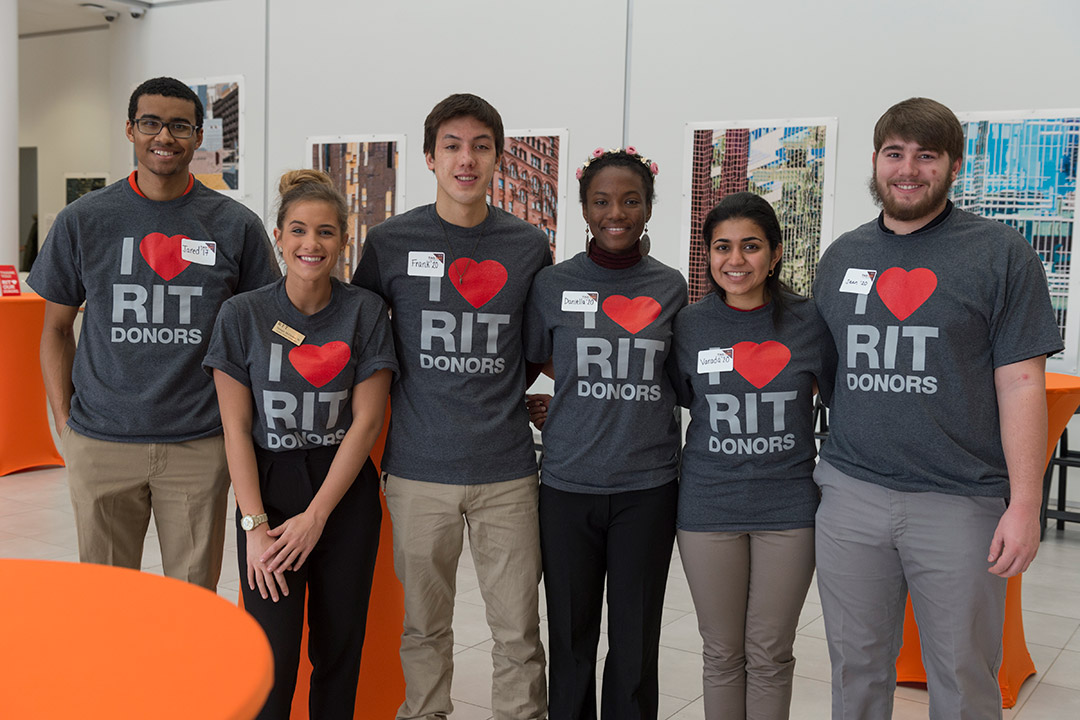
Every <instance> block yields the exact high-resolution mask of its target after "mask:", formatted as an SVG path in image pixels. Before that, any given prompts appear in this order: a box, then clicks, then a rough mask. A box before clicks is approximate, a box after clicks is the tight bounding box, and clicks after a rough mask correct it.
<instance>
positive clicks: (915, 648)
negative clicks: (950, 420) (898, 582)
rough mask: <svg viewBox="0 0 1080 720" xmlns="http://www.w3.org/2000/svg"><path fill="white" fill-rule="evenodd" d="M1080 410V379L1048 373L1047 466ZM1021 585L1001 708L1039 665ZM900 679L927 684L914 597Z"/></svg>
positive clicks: (1011, 603) (1013, 594)
mask: <svg viewBox="0 0 1080 720" xmlns="http://www.w3.org/2000/svg"><path fill="white" fill-rule="evenodd" d="M1077 407H1080V377H1074V376H1072V375H1062V374H1060V373H1046V412H1047V432H1046V436H1047V440H1046V463H1047V464H1048V465H1049V464H1050V458H1051V457H1052V456H1053V454H1054V448H1055V447H1057V443H1058V439H1059V438H1060V437H1061V433H1062V431H1064V430H1065V426H1066V425H1068V423H1069V420H1070V419H1072V416H1073V413H1075V412H1076V408H1077ZM1021 583H1022V581H1021V576H1020V575H1017V576H1016V577H1011V578H1009V582H1008V585H1007V586H1006V587H1007V589H1006V591H1005V626H1004V634H1003V636H1002V646H1003V647H1002V660H1001V670H1000V671H999V672H998V684H999V685H1000V686H1001V705H1002V707H1006V708H1011V707H1012V706H1014V705H1015V704H1016V698H1017V696H1018V695H1019V694H1020V686H1021V685H1023V684H1024V681H1025V680H1027V679H1028V677H1030V676H1031V675H1034V674H1035V663H1033V662H1032V661H1031V655H1030V654H1029V653H1028V649H1027V642H1026V641H1025V639H1024V617H1023V614H1022V612H1021V610H1022V603H1021ZM896 680H897V682H917V683H925V682H926V670H925V669H924V668H923V664H922V646H921V644H920V642H919V628H918V626H917V625H916V624H915V615H914V613H913V612H912V608H911V598H910V597H909V598H908V601H907V609H906V611H905V614H904V645H903V647H902V648H901V649H900V657H899V658H897V661H896Z"/></svg>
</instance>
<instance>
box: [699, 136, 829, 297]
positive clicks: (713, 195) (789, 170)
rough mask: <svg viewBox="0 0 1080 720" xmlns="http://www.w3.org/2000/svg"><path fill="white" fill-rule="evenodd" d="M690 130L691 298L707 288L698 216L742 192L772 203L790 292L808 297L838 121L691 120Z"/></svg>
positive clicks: (823, 231)
mask: <svg viewBox="0 0 1080 720" xmlns="http://www.w3.org/2000/svg"><path fill="white" fill-rule="evenodd" d="M688 136H689V137H688V141H689V142H690V143H691V154H692V162H691V171H690V172H691V180H690V196H689V203H688V205H689V207H688V208H687V209H686V212H687V213H688V215H689V221H688V223H686V225H684V227H688V231H689V252H688V256H687V262H688V271H689V272H688V278H689V286H690V302H697V301H698V300H700V299H701V298H702V297H703V296H704V295H705V294H706V293H708V292H709V290H710V285H709V280H708V275H707V270H706V266H705V255H704V245H703V243H702V238H701V226H702V222H703V221H704V219H705V216H706V215H707V214H708V213H709V211H710V210H711V209H712V208H713V207H714V206H715V205H716V204H717V203H718V202H720V200H722V199H723V198H724V197H725V196H727V195H730V194H732V193H737V192H744V191H749V192H753V193H756V194H758V195H761V196H762V197H764V198H765V199H766V200H768V201H769V202H770V203H772V206H773V209H775V210H776V215H777V217H778V218H779V220H780V229H781V232H782V233H783V245H784V269H783V273H782V276H781V277H782V279H783V280H784V282H786V283H787V284H788V286H789V287H791V288H792V289H793V290H794V291H795V292H797V293H799V294H800V295H807V296H809V295H810V291H811V287H812V286H813V282H814V275H815V273H816V271H817V262H818V258H819V257H820V255H821V239H822V238H823V237H829V235H830V233H831V226H832V202H831V200H832V195H833V182H834V181H833V177H832V168H833V158H834V156H835V149H834V145H835V137H836V121H835V120H834V119H816V120H808V121H805V122H804V123H799V124H791V125H784V124H779V123H763V124H748V123H747V124H740V125H739V126H733V125H727V126H725V125H724V124H722V123H715V124H708V123H695V124H692V125H688ZM830 239H831V238H830Z"/></svg>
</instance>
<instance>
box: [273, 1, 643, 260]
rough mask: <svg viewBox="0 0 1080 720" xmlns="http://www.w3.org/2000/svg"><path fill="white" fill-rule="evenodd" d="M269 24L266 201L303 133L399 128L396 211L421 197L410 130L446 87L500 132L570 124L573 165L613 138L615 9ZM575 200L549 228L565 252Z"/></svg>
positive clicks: (417, 145)
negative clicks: (480, 109) (400, 198)
mask: <svg viewBox="0 0 1080 720" xmlns="http://www.w3.org/2000/svg"><path fill="white" fill-rule="evenodd" d="M269 21H270V35H269V37H270V61H269V68H268V69H269V96H270V108H271V112H270V116H269V117H270V122H269V138H270V147H269V156H268V159H267V161H268V163H269V170H270V172H269V177H268V185H267V194H268V196H270V197H271V198H272V197H273V196H274V194H275V193H276V189H277V178H278V176H279V175H280V174H281V172H282V171H283V170H286V169H288V168H294V167H301V166H303V164H304V162H305V158H304V150H305V145H304V142H305V139H306V138H307V137H308V136H312V135H336V134H356V133H402V132H403V133H405V134H406V135H407V136H408V141H407V154H408V157H407V158H406V162H405V169H406V189H405V200H406V203H407V206H408V207H413V206H415V205H419V204H423V203H429V202H432V201H434V199H435V180H434V178H433V177H432V175H431V173H430V172H429V171H428V169H427V167H426V166H425V165H424V156H423V122H424V118H425V117H426V116H427V113H428V112H429V111H430V110H431V108H432V106H434V105H435V103H437V102H438V101H439V100H442V99H443V98H444V97H446V96H447V95H449V94H451V93H455V92H471V93H475V94H477V95H480V96H481V97H484V98H485V99H487V100H488V101H489V102H491V103H492V104H493V105H495V107H497V108H498V109H499V112H500V114H501V115H502V118H503V123H504V125H505V126H506V127H507V128H528V127H533V128H557V127H566V128H569V129H570V137H569V146H570V148H569V157H570V158H571V160H572V161H573V162H575V163H576V162H579V161H578V160H577V158H578V157H579V156H580V157H581V158H582V159H584V157H585V154H586V153H587V152H588V150H589V149H592V148H593V147H596V146H597V145H599V144H601V143H603V144H611V143H616V144H617V143H618V142H619V138H620V136H621V133H622V130H621V128H622V110H623V58H624V40H625V36H626V5H625V3H624V2H623V1H622V0H589V1H588V2H581V1H580V0H549V1H548V2H544V3H511V2H504V1H500V0H455V1H454V2H445V3H444V2H430V1H428V0H397V1H396V2H382V3H374V2H364V3H344V2H340V1H335V0H308V1H307V2H303V3H299V2H275V3H272V6H271V11H270V17H269ZM313 43H314V44H316V45H317V51H316V50H314V48H313V46H312V44H313ZM568 177H570V178H571V182H573V172H571V173H570V174H569V176H568ZM575 193H576V187H575V188H571V192H570V201H569V202H568V207H566V208H564V209H563V211H562V212H561V213H560V216H559V222H560V223H565V222H567V221H568V220H569V222H570V224H569V225H568V226H567V231H566V234H565V237H566V238H567V240H568V241H569V243H570V244H571V246H572V247H574V248H577V247H579V246H581V244H582V242H581V240H580V238H582V237H583V233H584V229H585V225H584V221H583V220H582V219H581V212H580V210H579V209H578V203H577V200H576V199H575V198H576V195H575Z"/></svg>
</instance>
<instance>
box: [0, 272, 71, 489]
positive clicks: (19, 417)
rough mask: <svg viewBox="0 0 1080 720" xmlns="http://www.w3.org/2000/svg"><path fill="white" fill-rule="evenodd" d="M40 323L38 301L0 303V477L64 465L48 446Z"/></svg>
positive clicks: (28, 296)
mask: <svg viewBox="0 0 1080 720" xmlns="http://www.w3.org/2000/svg"><path fill="white" fill-rule="evenodd" d="M44 321H45V300H44V299H42V298H41V297H40V296H39V295H35V294H34V293H24V294H23V295H16V296H8V297H0V475H8V474H10V473H13V472H17V471H19V470H25V469H27V468H31V467H36V466H38V465H63V464H64V460H63V458H61V457H60V453H58V452H57V451H56V446H55V445H53V439H52V431H51V430H50V429H49V415H48V411H47V410H46V408H45V384H44V383H43V382H42V380H41V365H40V364H39V362H38V347H39V345H40V343H41V327H42V324H43V323H44Z"/></svg>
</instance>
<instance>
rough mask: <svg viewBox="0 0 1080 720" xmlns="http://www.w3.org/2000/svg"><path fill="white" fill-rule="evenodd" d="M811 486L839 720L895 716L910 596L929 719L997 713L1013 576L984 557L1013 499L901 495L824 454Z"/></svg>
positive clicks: (972, 718)
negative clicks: (993, 568)
mask: <svg viewBox="0 0 1080 720" xmlns="http://www.w3.org/2000/svg"><path fill="white" fill-rule="evenodd" d="M814 481H815V482H817V484H818V486H819V487H820V488H821V505H820V506H819V507H818V512H817V569H818V590H819V591H820V593H821V607H822V610H823V611H824V616H825V632H826V635H827V636H828V639H829V657H830V658H831V660H832V678H833V681H832V698H833V702H832V706H833V718H834V720H838V719H840V718H843V719H844V720H883V719H885V718H889V717H891V716H892V708H893V692H894V689H895V687H896V658H897V655H898V654H899V652H900V645H901V643H902V640H903V625H904V605H905V600H906V597H907V594H908V592H909V591H910V593H911V604H912V607H913V609H914V611H915V617H916V619H917V621H918V623H919V633H920V638H921V640H922V653H923V665H925V667H926V678H927V689H928V690H929V691H930V718H931V720H939V719H942V720H944V719H945V718H949V719H950V720H976V719H977V720H988V719H993V718H1001V691H1000V689H999V687H998V679H997V675H998V667H999V666H1000V665H1001V630H1002V625H1003V623H1004V622H1005V579H1004V578H1001V577H998V576H996V575H992V574H991V573H989V572H987V569H988V568H989V566H990V564H989V563H988V562H987V561H986V556H987V554H988V553H989V551H990V540H991V538H992V537H993V534H994V530H995V529H996V527H997V523H998V520H999V519H1000V518H1001V515H1002V513H1003V512H1004V511H1005V501H1004V500H1003V499H1001V498H985V497H962V496H958V495H944V494H941V493H933V492H923V493H904V492H897V491H894V490H888V489H886V488H884V487H881V486H879V485H874V484H872V483H868V482H863V481H861V480H856V479H855V478H853V477H850V476H849V475H845V474H844V473H842V472H840V471H839V470H837V469H836V468H834V467H833V466H832V465H829V464H828V463H827V462H824V461H819V462H818V466H817V470H816V471H815V473H814Z"/></svg>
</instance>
